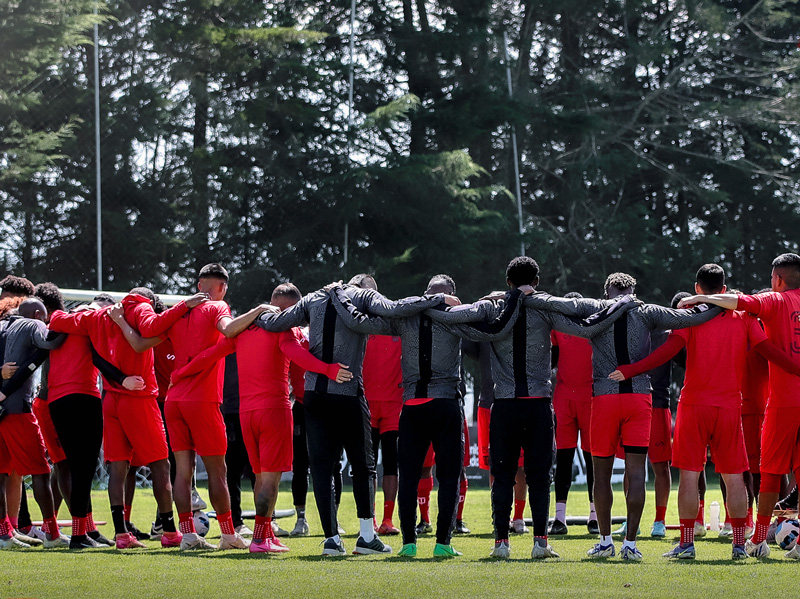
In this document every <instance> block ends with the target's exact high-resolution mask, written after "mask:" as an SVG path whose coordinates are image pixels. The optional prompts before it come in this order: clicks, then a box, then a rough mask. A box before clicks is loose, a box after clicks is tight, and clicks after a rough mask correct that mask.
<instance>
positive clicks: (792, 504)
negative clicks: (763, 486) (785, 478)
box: [775, 487, 797, 510]
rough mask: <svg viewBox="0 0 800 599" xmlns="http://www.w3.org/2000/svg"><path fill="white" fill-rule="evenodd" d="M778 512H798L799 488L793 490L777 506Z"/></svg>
mask: <svg viewBox="0 0 800 599" xmlns="http://www.w3.org/2000/svg"><path fill="white" fill-rule="evenodd" d="M775 509H776V510H796V509H797V487H795V488H794V489H792V492H791V493H789V494H788V495H787V496H786V497H784V498H783V499H781V500H780V501H779V502H778V503H776V504H775Z"/></svg>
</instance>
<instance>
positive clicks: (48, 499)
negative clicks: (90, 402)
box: [0, 298, 69, 549]
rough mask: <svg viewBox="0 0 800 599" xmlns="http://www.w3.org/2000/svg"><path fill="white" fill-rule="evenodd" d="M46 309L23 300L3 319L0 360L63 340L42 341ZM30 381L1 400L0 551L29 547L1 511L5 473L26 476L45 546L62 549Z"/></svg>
mask: <svg viewBox="0 0 800 599" xmlns="http://www.w3.org/2000/svg"><path fill="white" fill-rule="evenodd" d="M46 318H47V308H45V307H44V304H42V302H41V301H40V300H39V299H38V298H28V299H25V300H24V301H23V302H22V303H21V304H20V305H19V308H18V315H15V316H12V317H11V318H10V319H9V325H8V328H7V330H6V334H5V337H6V339H5V350H4V354H3V361H4V362H16V363H19V364H21V363H22V362H23V361H24V359H25V357H26V356H27V355H28V354H29V353H30V352H31V350H32V349H34V348H41V349H53V348H55V347H58V346H59V345H60V344H61V343H63V342H64V339H63V337H58V336H57V337H56V338H54V339H51V340H48V330H47V327H46V325H45V324H44V321H45V319H46ZM33 383H34V381H33V379H31V378H28V379H27V380H26V381H25V382H24V384H23V385H22V386H21V387H20V388H19V389H17V390H16V391H14V392H13V393H11V394H10V395H9V396H8V397H4V398H3V401H2V407H3V410H4V413H5V417H4V418H2V420H0V548H2V549H7V548H11V547H29V546H30V545H28V544H26V543H22V542H21V541H18V540H17V539H16V538H15V537H14V535H13V529H12V528H11V523H10V521H9V519H8V514H7V511H6V494H5V489H6V480H7V478H8V475H9V474H10V473H11V472H16V473H18V474H20V475H26V474H30V475H31V477H32V480H33V494H34V497H35V499H36V503H38V504H39V509H40V510H41V512H42V517H43V519H44V525H43V530H44V532H45V534H46V537H47V538H46V539H45V541H44V546H45V548H51V547H66V546H68V545H69V541H67V539H66V537H63V536H62V535H61V531H60V530H59V528H58V524H57V522H56V518H55V510H54V506H53V493H52V489H51V487H50V465H49V464H48V463H47V456H46V448H45V445H44V440H43V439H42V435H41V432H40V431H39V426H38V424H37V422H36V418H35V417H34V416H33V414H32V409H31V403H32V401H33V391H34V389H33Z"/></svg>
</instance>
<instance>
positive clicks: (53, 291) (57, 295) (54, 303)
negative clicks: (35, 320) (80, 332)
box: [33, 282, 64, 314]
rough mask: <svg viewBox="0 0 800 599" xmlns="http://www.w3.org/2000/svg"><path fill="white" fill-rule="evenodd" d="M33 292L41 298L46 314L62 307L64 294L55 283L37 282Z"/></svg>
mask: <svg viewBox="0 0 800 599" xmlns="http://www.w3.org/2000/svg"><path fill="white" fill-rule="evenodd" d="M33 294H34V295H35V296H36V297H38V298H39V299H40V300H42V303H43V304H44V307H45V308H47V313H48V314H52V313H53V312H55V311H56V310H63V309H64V296H63V295H61V290H60V289H59V288H58V287H57V286H56V284H55V283H49V282H48V283H39V284H38V285H37V286H36V288H35V290H34V292H33Z"/></svg>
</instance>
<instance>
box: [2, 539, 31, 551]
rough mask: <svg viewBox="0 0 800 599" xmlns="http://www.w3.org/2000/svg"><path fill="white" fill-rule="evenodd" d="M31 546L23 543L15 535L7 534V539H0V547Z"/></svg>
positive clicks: (25, 547) (16, 547)
mask: <svg viewBox="0 0 800 599" xmlns="http://www.w3.org/2000/svg"><path fill="white" fill-rule="evenodd" d="M30 548H31V546H30V545H28V544H27V543H23V542H22V541H20V540H19V539H18V538H17V537H14V536H9V537H8V538H7V539H0V549H30Z"/></svg>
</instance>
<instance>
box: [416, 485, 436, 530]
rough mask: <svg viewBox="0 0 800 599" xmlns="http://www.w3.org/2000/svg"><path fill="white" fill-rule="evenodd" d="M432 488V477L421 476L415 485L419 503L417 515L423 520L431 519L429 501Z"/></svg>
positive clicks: (428, 520)
mask: <svg viewBox="0 0 800 599" xmlns="http://www.w3.org/2000/svg"><path fill="white" fill-rule="evenodd" d="M432 490H433V477H432V476H429V477H428V478H421V479H420V480H419V485H418V486H417V503H418V504H419V517H420V518H421V519H422V520H424V521H425V522H430V521H431V515H430V503H431V491H432Z"/></svg>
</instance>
